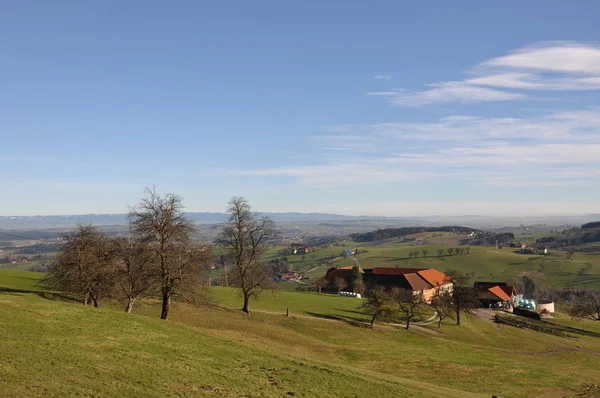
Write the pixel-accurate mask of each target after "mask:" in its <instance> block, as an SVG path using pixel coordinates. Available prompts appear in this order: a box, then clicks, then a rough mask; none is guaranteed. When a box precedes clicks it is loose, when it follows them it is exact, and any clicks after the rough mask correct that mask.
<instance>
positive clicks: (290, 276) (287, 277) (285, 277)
mask: <svg viewBox="0 0 600 398" xmlns="http://www.w3.org/2000/svg"><path fill="white" fill-rule="evenodd" d="M298 279H300V274H298V273H297V272H287V273H285V274H282V275H277V277H276V278H275V280H276V281H277V282H289V281H295V280H298Z"/></svg>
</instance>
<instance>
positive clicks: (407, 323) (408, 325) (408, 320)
mask: <svg viewBox="0 0 600 398" xmlns="http://www.w3.org/2000/svg"><path fill="white" fill-rule="evenodd" d="M409 327H410V317H408V318H406V330H408V328H409Z"/></svg>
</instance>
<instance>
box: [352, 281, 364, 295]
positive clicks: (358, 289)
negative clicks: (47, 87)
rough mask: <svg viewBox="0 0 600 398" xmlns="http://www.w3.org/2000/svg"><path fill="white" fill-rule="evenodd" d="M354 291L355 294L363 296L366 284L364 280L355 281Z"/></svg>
mask: <svg viewBox="0 0 600 398" xmlns="http://www.w3.org/2000/svg"><path fill="white" fill-rule="evenodd" d="M352 291H353V292H354V293H359V294H363V293H364V292H365V282H364V281H363V280H362V279H358V280H356V281H354V286H353V289H352Z"/></svg>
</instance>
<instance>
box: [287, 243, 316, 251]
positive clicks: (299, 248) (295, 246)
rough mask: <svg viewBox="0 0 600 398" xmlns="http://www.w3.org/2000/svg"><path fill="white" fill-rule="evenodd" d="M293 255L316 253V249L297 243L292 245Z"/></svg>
mask: <svg viewBox="0 0 600 398" xmlns="http://www.w3.org/2000/svg"><path fill="white" fill-rule="evenodd" d="M291 250H292V254H306V253H312V252H314V249H313V248H312V247H310V246H304V245H300V244H297V243H292V245H291Z"/></svg>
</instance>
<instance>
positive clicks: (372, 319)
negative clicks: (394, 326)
mask: <svg viewBox="0 0 600 398" xmlns="http://www.w3.org/2000/svg"><path fill="white" fill-rule="evenodd" d="M375 318H377V312H375V313H374V314H373V318H371V327H373V324H374V323H375Z"/></svg>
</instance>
